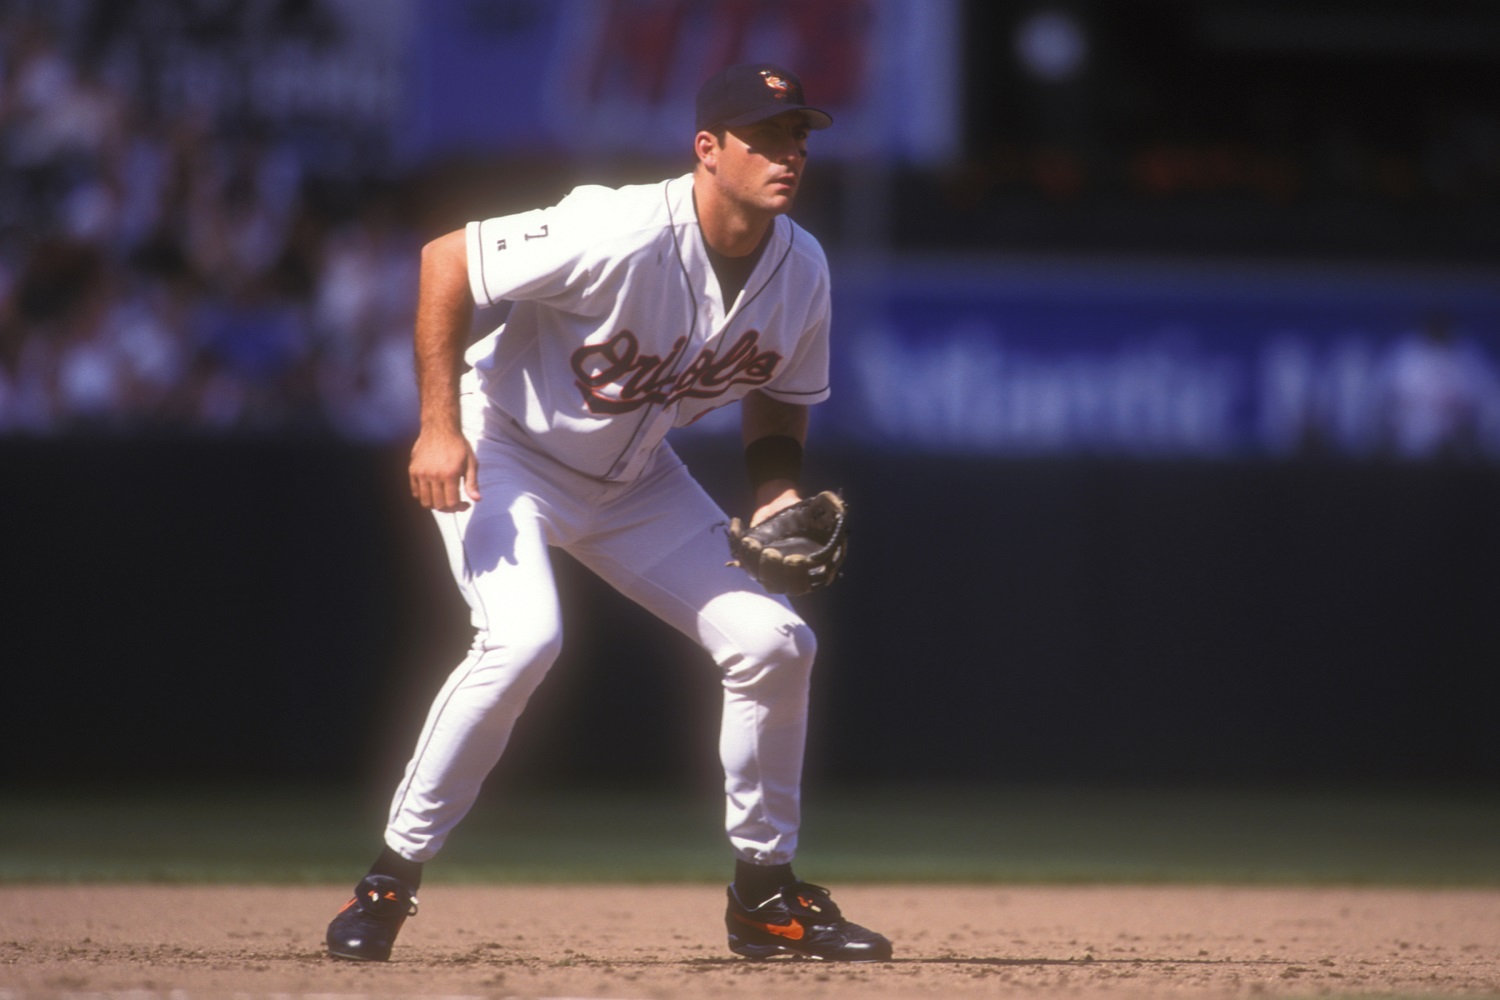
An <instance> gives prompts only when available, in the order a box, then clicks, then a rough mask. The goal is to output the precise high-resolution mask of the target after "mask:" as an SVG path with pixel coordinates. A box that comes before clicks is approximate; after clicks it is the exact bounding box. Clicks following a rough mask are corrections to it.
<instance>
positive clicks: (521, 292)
mask: <svg viewBox="0 0 1500 1000" xmlns="http://www.w3.org/2000/svg"><path fill="white" fill-rule="evenodd" d="M604 194H606V192H605V191H604V190H603V189H600V190H599V191H593V190H591V189H583V188H580V189H577V190H575V191H574V192H573V193H572V194H570V195H569V196H568V197H567V198H565V199H563V201H561V202H559V203H558V204H557V205H555V206H553V207H552V208H539V209H534V210H532V211H529V212H520V213H517V214H515V215H505V216H500V217H497V218H493V219H485V220H483V221H480V222H471V223H469V224H468V226H467V228H466V232H465V235H466V237H467V245H468V261H469V288H470V291H471V292H472V293H473V296H474V301H475V302H476V303H477V304H479V305H482V306H484V305H494V304H495V303H497V302H500V301H502V300H512V301H515V300H522V299H533V300H539V301H544V302H547V303H548V304H550V305H553V306H556V307H559V308H572V307H575V306H576V305H577V303H578V300H579V298H580V296H581V295H582V293H583V289H584V288H585V287H586V285H587V275H588V269H589V266H590V264H589V260H590V253H589V251H590V247H591V246H593V245H595V243H596V242H597V239H598V230H599V223H600V218H599V213H598V211H597V209H598V208H599V207H601V206H600V202H601V200H602V198H601V196H602V195H604ZM591 208H593V209H595V211H591ZM606 217H607V213H606Z"/></svg>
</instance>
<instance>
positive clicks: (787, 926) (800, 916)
mask: <svg viewBox="0 0 1500 1000" xmlns="http://www.w3.org/2000/svg"><path fill="white" fill-rule="evenodd" d="M724 925H725V927H727V928H728V930H729V950H730V951H732V952H734V953H735V954H736V955H743V956H744V957H745V958H756V959H761V958H776V957H778V956H782V955H792V956H796V957H799V958H820V959H824V960H826V961H830V962H885V961H889V960H890V957H891V943H890V941H888V940H886V939H885V938H884V937H883V936H881V935H879V934H876V933H875V932H874V931H872V930H869V929H867V928H864V927H861V926H859V924H854V923H850V922H849V921H847V920H845V919H844V916H843V914H842V913H840V912H839V908H838V907H837V906H836V905H834V902H833V900H832V899H831V898H829V895H828V890H827V889H824V888H823V887H822V886H818V885H813V884H811V883H810V882H793V883H792V884H790V885H784V886H782V887H781V890H780V891H779V892H777V893H776V895H774V896H772V897H771V898H770V899H768V900H766V901H765V902H764V903H761V904H760V905H759V906H757V907H754V908H751V907H748V906H746V905H745V904H744V903H742V902H740V898H739V896H738V895H737V894H736V893H735V891H734V886H732V885H731V886H730V887H729V912H728V913H726V914H725V915H724Z"/></svg>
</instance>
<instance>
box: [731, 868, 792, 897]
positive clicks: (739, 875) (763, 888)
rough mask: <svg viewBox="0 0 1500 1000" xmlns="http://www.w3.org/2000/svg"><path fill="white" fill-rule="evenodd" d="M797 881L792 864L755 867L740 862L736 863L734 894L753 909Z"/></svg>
mask: <svg viewBox="0 0 1500 1000" xmlns="http://www.w3.org/2000/svg"><path fill="white" fill-rule="evenodd" d="M795 881H797V876H795V875H793V874H792V866H791V865H790V864H785V865H755V864H751V863H750V862H748V861H740V860H736V861H735V863H734V894H735V895H736V896H738V897H740V902H741V903H744V904H745V905H746V906H749V907H752V908H754V907H756V906H759V905H760V904H761V903H764V902H765V901H766V900H768V899H770V898H771V897H772V896H774V895H776V893H777V892H778V891H779V890H780V889H781V887H782V886H784V885H790V884H792V883H793V882H795Z"/></svg>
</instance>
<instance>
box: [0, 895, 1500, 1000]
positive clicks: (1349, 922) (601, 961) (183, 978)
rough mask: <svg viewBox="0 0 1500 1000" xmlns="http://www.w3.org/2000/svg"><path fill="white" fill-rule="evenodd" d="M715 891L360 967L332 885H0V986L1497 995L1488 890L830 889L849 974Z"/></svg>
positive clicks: (560, 908) (509, 992) (168, 998)
mask: <svg viewBox="0 0 1500 1000" xmlns="http://www.w3.org/2000/svg"><path fill="white" fill-rule="evenodd" d="M721 892H722V889H721V888H719V887H717V886H704V887H692V886H648V887H630V886H600V887H588V886H566V887H558V886H482V887H474V886H452V885H443V884H436V885H430V886H428V887H426V888H425V889H424V891H423V893H422V913H421V914H420V915H419V916H418V917H416V918H414V919H413V920H412V921H410V922H409V923H408V924H407V928H406V931H405V932H404V933H403V937H402V940H401V943H400V944H398V946H397V953H396V956H395V958H394V960H393V961H392V962H391V963H389V964H386V965H373V966H371V965H359V964H353V963H345V962H337V961H334V960H332V959H329V958H327V957H325V955H324V953H323V949H322V936H323V930H324V927H325V925H326V923H327V920H328V918H329V917H330V916H331V915H332V912H333V910H334V909H336V908H337V906H338V905H339V904H340V903H342V902H343V899H344V897H345V896H347V889H346V888H343V887H331V886H330V887H323V888H309V887H295V888H277V887H266V886H246V887H225V886H191V887H171V886H16V885H12V886H4V887H0V899H3V900H4V903H5V905H4V906H3V907H0V1000H31V998H64V997H66V998H69V1000H79V998H80V997H87V998H89V1000H98V998H101V997H103V996H116V997H122V1000H152V998H153V997H159V998H161V1000H193V998H202V997H209V996H215V997H229V996H231V995H233V996H237V997H256V996H271V995H276V996H277V997H279V998H287V997H312V996H314V995H318V996H319V998H320V1000H326V998H327V996H328V995H341V996H350V997H352V996H359V997H397V996H422V997H457V996H464V997H494V998H502V997H531V998H540V997H600V998H602V997H607V998H640V1000H646V998H661V1000H665V998H686V997H732V996H782V997H829V998H854V997H859V998H876V1000H893V998H946V997H969V996H991V997H993V996H1005V995H1016V996H1022V995H1024V996H1036V995H1042V996H1057V997H1061V996H1069V997H1073V996H1090V997H1093V996H1098V997H1146V996H1151V997H1192V998H1197V997H1235V996H1257V997H1266V996H1276V997H1312V996H1330V995H1331V996H1373V995H1383V996H1389V995H1392V994H1400V995H1405V996H1445V997H1476V996H1490V997H1500V890H1495V889H1483V890H1459V889H1455V890H1433V891H1423V890H1412V889H1373V888H1372V889H1342V888H1339V889H1335V888H1311V889H1277V888H1227V887H1226V888H1178V887H1030V886H1027V887H1005V886H995V887H974V888H971V887H962V888H959V887H950V886H940V887H921V886H892V887H875V886H847V887H845V888H843V889H840V890H839V891H838V892H837V894H836V897H835V898H836V899H837V900H838V901H839V902H840V903H841V904H842V905H843V907H844V908H845V910H846V912H848V913H849V914H850V915H851V916H852V917H853V918H854V919H856V920H858V921H859V922H861V923H867V924H869V925H870V926H872V927H875V928H877V929H879V930H881V931H882V932H884V933H886V934H887V935H889V936H890V937H891V938H892V940H893V941H894V942H895V943H896V948H897V959H896V961H893V962H888V963H879V964H872V965H854V966H844V965H828V964H823V963H816V962H770V963H752V962H746V961H742V960H739V959H736V958H734V957H733V956H731V955H730V954H729V953H728V952H727V951H726V950H725V948H724V934H723V930H722V927H723V925H722V917H723V913H722V903H721V898H722V897H721V895H720V893H721ZM126 994H128V997H126V996H125V995H126Z"/></svg>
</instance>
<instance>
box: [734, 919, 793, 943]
mask: <svg viewBox="0 0 1500 1000" xmlns="http://www.w3.org/2000/svg"><path fill="white" fill-rule="evenodd" d="M734 919H736V920H738V921H739V922H740V923H742V924H749V925H750V926H751V927H755V928H758V929H760V930H763V931H766V932H767V933H770V934H775V935H776V936H777V937H784V938H786V939H787V940H788V941H801V940H802V935H803V934H805V933H807V931H806V930H805V929H804V928H803V926H802V923H801V922H800V921H798V920H793V921H792V922H791V923H789V924H763V923H761V922H760V921H759V920H751V919H750V918H749V917H744V916H741V915H740V914H738V913H736V914H734Z"/></svg>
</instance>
